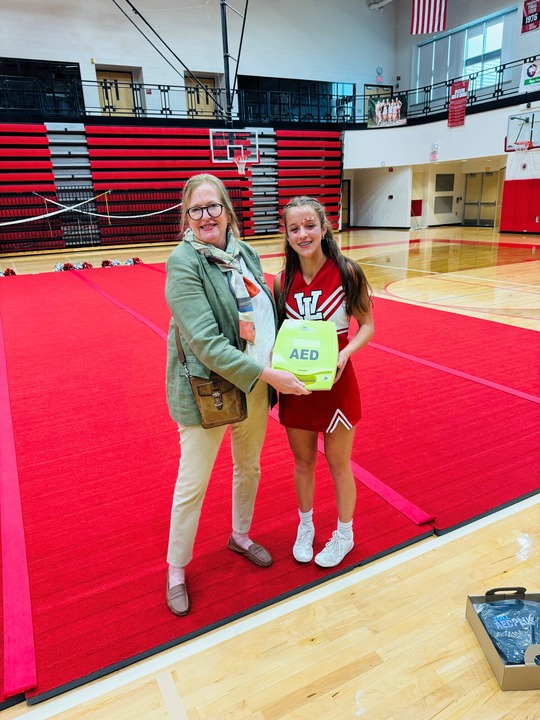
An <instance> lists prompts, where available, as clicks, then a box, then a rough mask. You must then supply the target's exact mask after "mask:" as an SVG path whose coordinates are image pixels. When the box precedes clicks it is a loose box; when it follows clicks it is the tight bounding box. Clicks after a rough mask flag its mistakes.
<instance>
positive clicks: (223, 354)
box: [165, 241, 277, 425]
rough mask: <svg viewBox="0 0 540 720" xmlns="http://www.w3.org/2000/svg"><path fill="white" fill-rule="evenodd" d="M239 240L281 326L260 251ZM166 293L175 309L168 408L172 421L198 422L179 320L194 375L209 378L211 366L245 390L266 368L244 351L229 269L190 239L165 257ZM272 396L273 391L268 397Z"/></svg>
mask: <svg viewBox="0 0 540 720" xmlns="http://www.w3.org/2000/svg"><path fill="white" fill-rule="evenodd" d="M239 245H240V253H241V255H242V258H243V259H244V261H245V263H246V265H247V266H248V268H249V269H250V270H251V272H252V273H253V275H254V277H255V278H256V280H257V282H258V283H259V285H260V286H261V287H262V289H263V291H264V292H266V293H267V295H268V296H269V298H270V299H271V300H272V307H273V309H274V322H275V323H276V328H277V317H276V310H275V306H274V301H273V297H272V292H271V290H270V289H269V287H268V285H267V284H266V280H265V278H264V273H263V269H262V266H261V261H260V259H259V256H258V254H257V252H256V251H255V250H254V249H253V248H252V247H251V246H250V245H248V244H247V243H245V242H241V241H240V243H239ZM165 297H166V299H167V303H168V305H169V309H170V311H171V313H172V317H171V322H170V325H169V334H168V341H167V403H168V406H169V412H170V414H171V417H172V418H173V420H175V421H176V422H178V423H181V424H182V425H199V424H200V422H201V416H200V414H199V411H198V409H197V405H196V403H195V400H194V398H193V393H192V391H191V386H190V384H189V382H188V380H187V378H186V377H185V375H184V369H183V367H182V365H181V363H180V361H179V360H178V354H177V350H176V342H175V338H174V326H175V324H176V325H178V329H179V331H180V339H181V341H182V348H183V350H184V353H185V355H186V362H187V365H188V367H189V371H190V373H191V374H192V375H196V376H198V377H209V375H210V371H211V370H213V371H214V372H217V373H219V374H220V375H223V377H225V378H227V380H230V381H231V382H232V383H234V384H235V385H237V386H238V387H239V388H240V389H241V390H243V391H244V392H245V393H246V394H247V393H249V392H250V391H251V390H252V388H253V387H254V385H255V383H256V382H257V380H258V378H259V375H260V374H261V372H262V371H263V369H264V368H263V366H262V365H261V364H260V363H259V362H257V361H256V360H255V359H253V358H251V357H248V356H247V355H246V354H245V353H244V349H245V346H246V343H245V341H244V340H243V339H241V338H240V335H239V327H238V325H239V322H238V309H237V307H236V299H235V298H234V296H233V294H232V293H231V291H230V289H229V284H228V281H227V278H226V275H225V273H223V272H222V271H221V270H220V269H219V267H217V266H216V265H215V264H211V263H209V262H208V261H207V260H206V258H205V257H203V256H202V255H201V254H200V253H198V252H197V251H196V250H195V249H194V248H193V247H192V245H190V244H189V243H187V242H181V243H180V244H179V245H177V246H176V248H175V249H174V250H173V252H172V253H171V255H170V256H169V258H168V260H167V280H166V283H165ZM273 397H274V393H271V394H270V400H272V399H273Z"/></svg>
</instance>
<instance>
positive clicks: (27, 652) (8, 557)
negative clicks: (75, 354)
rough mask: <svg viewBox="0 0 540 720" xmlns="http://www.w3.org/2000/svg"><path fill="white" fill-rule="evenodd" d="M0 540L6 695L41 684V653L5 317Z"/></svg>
mask: <svg viewBox="0 0 540 720" xmlns="http://www.w3.org/2000/svg"><path fill="white" fill-rule="evenodd" d="M0 538H1V543H2V591H3V614H4V640H3V642H4V694H5V695H6V697H12V696H14V695H18V694H19V693H21V692H24V691H25V690H29V689H30V688H33V687H35V686H36V683H37V675H36V672H37V671H36V654H35V644H34V628H33V622H32V605H31V600H30V581H29V577H28V560H27V557H26V542H25V537H24V521H23V516H22V506H21V494H20V488H19V472H18V469H17V455H16V451H15V438H14V435H13V421H12V415H11V405H10V400H9V380H8V372H7V362H6V353H5V344H4V332H3V328H2V320H1V319H0Z"/></svg>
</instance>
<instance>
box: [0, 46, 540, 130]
mask: <svg viewBox="0 0 540 720" xmlns="http://www.w3.org/2000/svg"><path fill="white" fill-rule="evenodd" d="M539 58H540V55H534V56H531V57H528V58H523V59H521V60H514V61H512V62H508V63H503V64H502V65H500V66H498V67H496V68H488V69H485V70H483V71H479V72H475V73H472V74H470V75H465V76H461V77H456V78H452V79H450V80H446V81H444V82H439V83H435V84H433V85H427V86H423V87H419V88H415V89H413V90H404V91H398V90H396V91H395V94H394V96H395V97H396V98H397V99H398V100H399V102H400V103H401V110H402V111H401V115H402V117H406V118H407V119H408V120H409V119H411V120H413V119H424V120H427V119H429V118H430V117H431V116H434V115H437V114H439V113H443V112H445V111H447V110H448V107H449V104H450V95H451V90H452V84H453V83H454V82H456V81H458V80H464V79H468V80H469V89H468V95H467V105H468V106H469V107H472V106H475V107H477V106H479V105H482V104H485V103H489V104H490V108H491V107H492V106H493V105H495V106H496V105H497V103H498V102H499V103H500V102H501V101H503V100H507V99H508V98H513V97H517V96H519V95H520V94H521V93H522V90H521V87H520V83H521V72H522V69H523V65H524V63H532V62H535V61H538V60H539ZM539 91H540V89H539ZM375 97H376V96H375ZM505 104H508V103H507V102H506V103H505ZM373 106H374V96H373V95H354V96H353V95H340V94H324V93H318V92H317V93H313V94H312V93H310V92H309V91H308V90H306V91H305V92H283V91H266V92H263V91H253V90H249V91H247V90H246V91H243V90H240V91H238V92H237V93H236V94H235V97H234V103H233V109H232V115H231V119H232V120H233V121H235V122H239V123H241V124H243V125H251V124H254V123H257V124H262V125H266V124H268V125H276V124H279V123H290V122H302V123H307V124H318V125H320V124H324V123H330V124H338V125H343V124H346V125H362V124H367V123H369V122H370V121H371V120H373V113H374V109H373ZM226 107H227V100H226V93H225V90H222V89H214V88H212V89H210V88H206V87H203V86H201V87H198V86H197V87H191V86H190V87H187V86H177V85H165V84H162V85H152V84H148V83H144V84H143V83H123V82H118V81H111V80H107V81H101V82H92V81H87V80H84V81H82V82H81V81H78V80H64V81H62V83H61V84H60V85H58V84H55V85H54V86H51V84H50V83H47V82H45V81H42V80H40V79H38V78H34V77H11V76H0V120H1V119H2V117H5V118H8V117H9V119H10V120H12V119H14V118H16V117H17V116H21V117H28V116H33V117H39V118H43V119H47V120H50V121H52V120H54V119H58V120H59V119H65V118H67V117H69V118H71V119H75V118H84V117H88V116H101V117H108V118H114V117H118V118H141V119H145V118H148V119H156V118H170V119H178V120H198V121H206V122H211V121H225V120H226V119H227V117H228V116H227V112H226Z"/></svg>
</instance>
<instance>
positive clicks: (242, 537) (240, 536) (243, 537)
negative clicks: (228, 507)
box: [232, 530, 253, 550]
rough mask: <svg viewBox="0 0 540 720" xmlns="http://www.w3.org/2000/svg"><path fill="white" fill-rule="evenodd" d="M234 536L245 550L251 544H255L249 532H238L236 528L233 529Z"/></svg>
mask: <svg viewBox="0 0 540 720" xmlns="http://www.w3.org/2000/svg"><path fill="white" fill-rule="evenodd" d="M232 536H233V540H234V542H235V543H236V544H237V545H239V546H240V547H241V548H242V549H243V550H247V549H248V547H249V546H250V545H253V540H251V539H250V537H249V534H248V533H238V532H236V530H233V532H232Z"/></svg>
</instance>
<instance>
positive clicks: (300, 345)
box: [272, 320, 338, 390]
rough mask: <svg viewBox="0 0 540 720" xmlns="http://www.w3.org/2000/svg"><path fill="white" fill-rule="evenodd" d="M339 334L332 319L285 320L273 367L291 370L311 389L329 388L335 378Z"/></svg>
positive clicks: (275, 348) (276, 347)
mask: <svg viewBox="0 0 540 720" xmlns="http://www.w3.org/2000/svg"><path fill="white" fill-rule="evenodd" d="M337 361H338V338H337V330H336V324H335V323H334V322H332V321H331V320H285V321H284V323H283V325H282V326H281V328H280V330H279V332H278V336H277V338H276V343H275V345H274V351H273V355H272V368H273V369H274V370H288V371H289V372H291V373H292V374H293V375H296V377H297V378H298V379H299V380H301V381H302V382H303V383H305V385H306V387H307V388H308V389H309V390H330V388H331V387H332V385H333V384H334V380H335V378H336V370H337Z"/></svg>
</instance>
